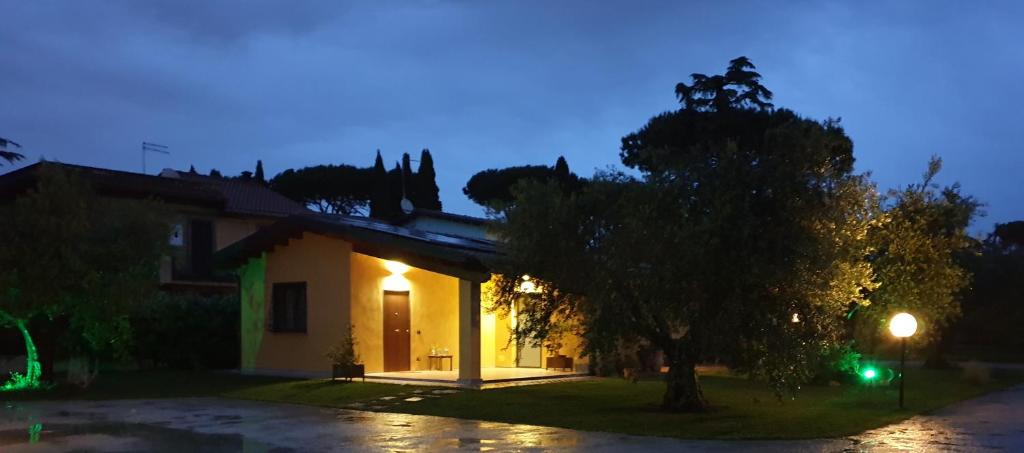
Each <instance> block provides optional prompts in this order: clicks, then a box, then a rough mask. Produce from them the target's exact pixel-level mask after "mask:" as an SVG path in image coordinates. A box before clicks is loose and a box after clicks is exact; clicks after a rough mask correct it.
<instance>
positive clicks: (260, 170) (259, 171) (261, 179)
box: [253, 160, 267, 184]
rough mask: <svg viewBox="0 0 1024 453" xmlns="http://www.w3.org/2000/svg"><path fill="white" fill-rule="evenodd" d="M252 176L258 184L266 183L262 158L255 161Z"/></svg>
mask: <svg viewBox="0 0 1024 453" xmlns="http://www.w3.org/2000/svg"><path fill="white" fill-rule="evenodd" d="M253 178H256V181H257V182H259V183H260V184H266V182H267V178H266V177H265V176H264V175H263V161H262V160H257V161H256V174H255V175H253Z"/></svg>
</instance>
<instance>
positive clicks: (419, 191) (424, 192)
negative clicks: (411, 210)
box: [412, 148, 441, 211]
mask: <svg viewBox="0 0 1024 453" xmlns="http://www.w3.org/2000/svg"><path fill="white" fill-rule="evenodd" d="M414 185H415V187H416V190H415V191H414V192H413V193H414V194H415V199H413V200H412V202H413V205H415V206H416V207H417V208H423V209H433V210H435V211H440V210H441V195H440V190H439V189H438V188H437V173H436V172H435V171H434V157H433V156H431V155H430V150H429V149H426V148H424V149H423V151H421V152H420V166H419V169H417V170H416V177H415V184H414Z"/></svg>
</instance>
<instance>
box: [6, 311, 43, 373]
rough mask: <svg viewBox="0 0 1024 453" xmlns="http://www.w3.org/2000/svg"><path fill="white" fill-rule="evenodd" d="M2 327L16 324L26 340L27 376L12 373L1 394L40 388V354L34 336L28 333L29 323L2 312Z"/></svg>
mask: <svg viewBox="0 0 1024 453" xmlns="http://www.w3.org/2000/svg"><path fill="white" fill-rule="evenodd" d="M0 321H3V322H0V325H3V324H14V326H15V327H17V328H18V330H19V331H20V332H21V336H22V337H23V338H24V339H25V374H21V373H17V372H14V373H11V377H10V378H9V379H8V380H7V382H3V383H0V392H11V391H18V390H32V389H37V388H39V387H40V382H39V378H40V376H41V375H42V367H41V366H40V365H39V354H38V353H37V352H36V344H35V343H34V342H33V341H32V335H30V334H29V333H28V325H27V324H28V323H26V322H25V320H23V319H18V318H15V317H13V316H11V315H9V314H7V313H5V312H4V311H2V310H0Z"/></svg>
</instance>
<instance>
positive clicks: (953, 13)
mask: <svg viewBox="0 0 1024 453" xmlns="http://www.w3.org/2000/svg"><path fill="white" fill-rule="evenodd" d="M1020 9H1021V7H1020V6H1017V5H1015V4H1005V5H994V4H986V5H985V7H973V8H971V9H970V10H966V11H963V10H958V9H956V8H952V7H945V6H944V5H936V4H934V3H932V2H923V1H922V2H908V3H900V4H897V5H895V6H894V5H890V4H888V3H858V4H857V5H847V4H843V3H832V4H828V3H817V2H806V3H803V2H796V3H792V4H789V5H788V6H786V7H775V8H763V7H760V6H758V5H757V4H752V3H751V4H748V3H729V4H726V5H721V4H678V3H675V2H666V3H648V2H645V3H643V4H642V5H639V6H634V5H626V4H619V5H613V4H610V3H604V2H597V3H594V2H556V3H553V2H514V3H507V4H498V3H494V2H425V3H399V2H372V3H348V2H346V3H344V4H342V2H292V3H281V2H270V1H255V2H250V1H247V2H208V1H187V2H181V1H147V2H136V1H127V0H126V1H108V2H17V1H6V0H0V10H3V11H4V12H5V16H6V17H5V19H6V20H5V27H3V28H2V29H0V55H3V56H4V66H3V70H2V71H0V100H2V102H0V134H3V135H4V136H9V137H11V138H13V139H15V140H18V141H19V142H21V143H23V144H25V145H26V148H25V149H24V151H25V152H26V153H27V154H28V155H29V156H30V157H36V156H39V155H45V156H47V157H51V158H59V159H62V160H65V161H70V162H78V163H84V164H91V165H99V166H108V167H114V168H122V169H129V170H138V169H139V165H140V159H139V143H140V142H141V141H143V140H146V141H153V142H157V143H162V144H166V145H168V146H170V147H171V150H172V154H171V155H170V156H153V157H152V158H151V168H150V170H151V171H152V170H156V169H158V167H160V166H173V167H178V168H187V167H188V166H189V165H190V164H195V165H196V167H197V168H200V169H202V170H208V169H209V168H218V169H220V170H221V171H224V172H229V173H236V172H239V171H242V170H246V169H250V167H251V166H252V165H253V163H254V162H255V160H256V159H263V161H264V163H265V165H266V167H267V171H268V173H274V172H276V171H280V170H283V169H285V168H288V167H294V166H302V165H309V164H317V163H326V162H334V163H337V162H346V163H351V164H356V165H368V164H370V163H371V162H372V158H373V152H374V150H376V149H378V148H380V149H381V150H382V151H383V152H384V154H385V158H386V159H388V160H389V161H394V160H398V159H399V158H400V156H401V153H402V152H410V153H416V152H418V151H419V150H420V149H422V148H425V147H427V148H430V149H431V150H432V152H433V154H434V157H435V159H436V161H437V171H438V178H439V183H440V185H441V195H442V200H443V201H444V202H445V206H446V208H448V209H451V210H454V211H456V212H464V213H477V214H478V213H480V210H479V209H478V208H477V207H475V206H474V205H472V203H470V202H469V201H468V200H466V199H465V197H464V196H463V195H462V194H461V192H460V189H461V187H462V185H463V184H464V183H465V181H466V180H467V179H468V178H469V176H471V175H472V174H473V173H474V172H476V171H479V170H482V169H485V168H494V167H502V166H507V165H519V164H527V163H530V164H537V163H544V164H551V163H553V162H554V160H555V158H557V156H558V155H565V156H566V158H567V159H568V161H569V164H570V166H571V167H572V168H573V170H574V171H576V172H578V173H582V174H589V173H590V172H591V171H592V170H593V169H595V168H603V167H605V166H607V165H610V164H616V163H617V162H618V145H619V138H620V137H622V136H623V135H625V134H627V133H629V132H630V131H632V130H635V129H637V128H639V127H640V126H641V125H642V124H643V123H644V122H645V121H646V120H647V119H648V118H649V117H651V116H652V115H654V114H656V113H659V112H661V111H664V110H667V109H671V108H674V107H675V106H676V104H675V100H674V96H673V94H672V88H673V86H674V85H675V83H676V82H679V81H681V80H685V78H686V77H687V76H688V75H689V74H690V73H692V72H705V73H713V72H716V71H720V70H721V69H722V68H723V67H724V65H725V63H726V62H727V61H728V60H729V59H731V58H733V57H735V56H738V55H747V56H749V57H751V58H752V59H753V60H754V62H755V63H756V64H757V65H758V67H759V70H760V72H761V73H762V74H763V75H764V76H765V83H766V84H767V85H768V86H769V87H770V88H771V89H773V91H775V93H776V100H777V104H778V105H783V106H786V107H790V108H793V109H794V110H796V111H798V112H801V113H803V114H805V115H808V116H811V117H815V118H825V117H830V116H832V117H837V116H838V117H843V119H844V124H845V125H846V127H847V131H848V132H849V133H850V134H851V136H852V137H853V139H854V140H855V143H856V145H857V150H856V154H857V158H858V167H859V168H861V169H862V170H873V171H874V172H875V174H876V176H877V178H878V179H879V181H880V183H881V186H882V187H890V186H895V185H897V184H905V183H908V182H911V181H913V180H915V179H916V178H917V177H918V175H919V174H920V172H921V171H922V170H923V168H924V165H925V163H926V161H927V158H928V156H930V155H931V154H936V153H938V154H941V155H942V156H943V157H944V158H945V160H946V162H947V169H946V171H945V172H944V175H943V181H949V182H951V181H953V180H960V181H961V182H962V183H963V185H964V189H965V190H966V191H967V192H968V193H971V194H975V195H977V196H978V197H979V198H981V199H982V200H984V201H987V202H989V204H990V207H989V209H988V210H989V212H990V214H991V215H990V217H989V219H987V220H986V221H985V222H984V225H985V228H987V225H988V224H989V222H993V221H1007V220H1011V219H1014V218H1021V217H1024V211H1022V209H1024V208H1020V207H1019V206H1020V205H1019V203H1016V202H1015V200H1013V195H1012V194H1013V193H1014V191H1015V190H1016V188H1015V183H1014V182H1015V181H1016V178H1017V173H1019V171H1020V169H1021V168H1024V161H1022V157H1021V153H1020V150H1019V141H1018V140H1017V139H1016V137H1015V132H1014V131H1015V130H1016V125H1015V124H1014V123H1013V118H1015V116H1016V113H1015V110H1014V104H1015V103H1013V102H1011V100H1013V99H1020V98H1021V97H1022V95H1024V91H1022V90H1024V88H1022V87H1021V85H1020V84H1017V83H1016V81H1015V77H1016V74H1019V73H1021V72H1022V69H1024V67H1022V66H1024V63H1022V61H1024V59H1022V58H1020V57H1021V50H1020V47H1019V46H1016V45H1015V43H1017V42H1020V41H1021V40H1022V39H1021V38H1022V36H1021V34H1022V32H1021V31H1020V29H1019V27H1017V24H1016V22H1015V20H1014V17H1020V14H1019V13H1020V12H1021V11H1020Z"/></svg>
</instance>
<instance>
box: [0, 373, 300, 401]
mask: <svg viewBox="0 0 1024 453" xmlns="http://www.w3.org/2000/svg"><path fill="white" fill-rule="evenodd" d="M284 381H285V380H284V379H280V378H270V377H261V376H241V375H238V374H235V373H214V372H206V371H173V370H149V371H104V372H103V373H101V374H100V375H99V377H98V378H97V379H96V381H95V382H93V384H92V385H91V386H89V388H87V389H81V388H78V387H75V386H71V385H61V386H57V387H53V388H48V389H42V390H33V391H27V392H2V393H0V401H25V400H62V399H68V400H70V399H84V400H108V399H136V398H184V397H197V396H220V395H221V394H223V393H225V392H229V391H238V390H241V389H246V388H251V387H262V386H266V385H273V384H275V383H280V382H284Z"/></svg>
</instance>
